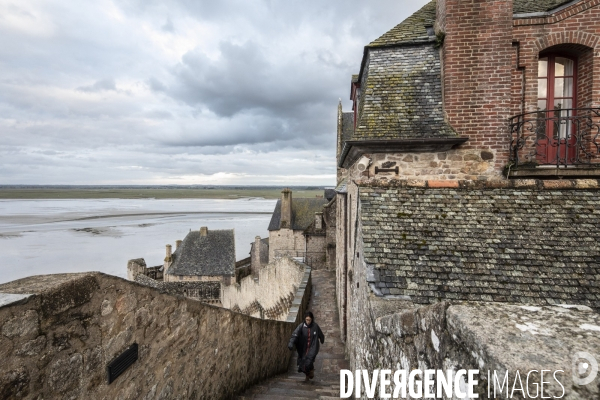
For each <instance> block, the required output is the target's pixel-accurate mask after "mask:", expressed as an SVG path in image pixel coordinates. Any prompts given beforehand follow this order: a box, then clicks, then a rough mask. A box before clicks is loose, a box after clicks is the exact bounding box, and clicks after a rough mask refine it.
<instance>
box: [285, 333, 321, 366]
mask: <svg viewBox="0 0 600 400" xmlns="http://www.w3.org/2000/svg"><path fill="white" fill-rule="evenodd" d="M319 341H320V342H321V344H322V343H324V342H325V335H323V332H322V331H321V328H319V325H317V323H316V322H313V323H312V324H310V326H308V327H307V326H306V324H305V323H304V322H303V323H301V324H300V325H298V327H297V328H296V329H295V330H294V333H292V337H291V338H290V343H289V344H288V348H290V349H292V348H293V347H294V346H296V351H297V352H298V372H304V373H308V372H309V371H311V370H312V369H314V366H313V363H314V362H315V358H316V357H317V354H318V353H319V347H320V345H319ZM309 343H310V345H309Z"/></svg>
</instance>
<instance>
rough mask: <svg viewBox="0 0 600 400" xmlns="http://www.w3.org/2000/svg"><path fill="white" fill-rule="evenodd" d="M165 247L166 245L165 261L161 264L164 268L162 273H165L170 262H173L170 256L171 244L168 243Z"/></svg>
mask: <svg viewBox="0 0 600 400" xmlns="http://www.w3.org/2000/svg"><path fill="white" fill-rule="evenodd" d="M165 247H166V255H165V263H164V264H163V266H164V268H165V271H164V273H165V274H166V273H167V270H168V269H169V267H170V266H171V264H173V257H172V253H171V245H170V244H168V245H166V246H165Z"/></svg>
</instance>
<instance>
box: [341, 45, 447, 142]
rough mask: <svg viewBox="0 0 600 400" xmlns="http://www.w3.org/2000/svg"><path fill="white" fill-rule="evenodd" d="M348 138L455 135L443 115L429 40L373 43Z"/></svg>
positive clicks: (436, 61)
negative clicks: (405, 43) (356, 116)
mask: <svg viewBox="0 0 600 400" xmlns="http://www.w3.org/2000/svg"><path fill="white" fill-rule="evenodd" d="M361 90H362V94H361V99H360V103H359V120H358V121H357V126H356V130H355V131H354V134H353V135H352V140H372V139H381V140H387V139H409V138H410V139H412V138H425V137H426V138H432V137H448V136H456V133H455V132H454V131H453V130H452V128H450V126H449V125H448V124H447V123H446V122H445V121H444V114H443V110H442V81H441V63H440V55H439V51H438V50H437V49H435V48H434V46H433V45H432V44H431V43H426V44H421V45H419V46H408V47H395V48H375V49H371V51H370V52H369V62H368V65H367V66H366V67H365V70H364V76H363V82H362V84H361Z"/></svg>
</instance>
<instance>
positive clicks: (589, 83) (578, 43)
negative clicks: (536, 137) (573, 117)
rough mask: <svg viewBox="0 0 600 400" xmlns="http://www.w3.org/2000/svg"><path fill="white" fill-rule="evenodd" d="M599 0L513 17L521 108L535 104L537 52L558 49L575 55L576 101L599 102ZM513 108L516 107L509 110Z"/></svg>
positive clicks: (592, 104)
mask: <svg viewBox="0 0 600 400" xmlns="http://www.w3.org/2000/svg"><path fill="white" fill-rule="evenodd" d="M598 21H600V0H582V1H580V2H578V3H577V4H574V5H572V6H570V7H568V8H566V9H564V10H562V11H560V12H558V13H556V14H554V15H553V16H551V17H546V18H539V17H538V18H518V19H514V21H513V40H514V41H517V42H519V44H520V46H519V47H520V51H519V53H520V54H519V59H520V64H521V66H522V67H523V68H524V73H525V82H524V92H525V99H524V100H525V104H524V109H525V111H535V110H536V107H537V63H538V58H539V54H540V52H543V51H547V50H550V51H551V50H560V51H563V52H567V53H570V54H572V55H574V56H576V57H578V68H577V73H578V78H579V79H578V85H577V95H578V96H577V97H578V99H577V103H578V106H579V107H598V106H600V24H599V23H598ZM513 111H517V110H513Z"/></svg>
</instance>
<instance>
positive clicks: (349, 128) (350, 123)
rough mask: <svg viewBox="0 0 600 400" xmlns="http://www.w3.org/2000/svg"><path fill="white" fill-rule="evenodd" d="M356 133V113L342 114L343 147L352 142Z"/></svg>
mask: <svg viewBox="0 0 600 400" xmlns="http://www.w3.org/2000/svg"><path fill="white" fill-rule="evenodd" d="M353 133H354V112H345V113H342V145H343V144H344V142H346V141H348V140H350V138H351V137H352V134H353Z"/></svg>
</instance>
